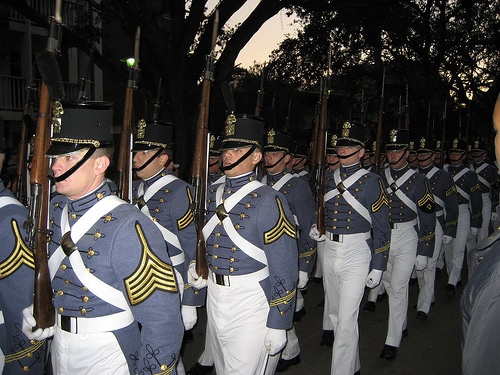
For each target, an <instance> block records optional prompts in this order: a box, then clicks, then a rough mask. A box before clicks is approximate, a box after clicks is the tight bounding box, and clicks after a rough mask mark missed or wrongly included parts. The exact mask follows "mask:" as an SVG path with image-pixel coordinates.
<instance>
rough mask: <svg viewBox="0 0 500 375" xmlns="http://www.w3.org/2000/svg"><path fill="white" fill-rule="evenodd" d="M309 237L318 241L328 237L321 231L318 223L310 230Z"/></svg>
mask: <svg viewBox="0 0 500 375" xmlns="http://www.w3.org/2000/svg"><path fill="white" fill-rule="evenodd" d="M309 237H311V238H312V239H313V240H315V241H318V242H321V241H324V240H325V238H326V237H325V235H324V234H321V233H319V230H318V227H317V226H316V224H313V225H312V227H311V230H310V231H309Z"/></svg>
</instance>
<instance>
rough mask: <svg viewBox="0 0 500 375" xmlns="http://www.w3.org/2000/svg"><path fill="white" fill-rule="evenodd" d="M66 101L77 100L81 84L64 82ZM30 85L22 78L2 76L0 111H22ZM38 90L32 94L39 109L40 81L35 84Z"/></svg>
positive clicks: (0, 82)
mask: <svg viewBox="0 0 500 375" xmlns="http://www.w3.org/2000/svg"><path fill="white" fill-rule="evenodd" d="M63 84H64V93H65V96H64V100H69V101H71V100H76V99H77V98H78V90H79V88H80V87H79V84H77V83H70V82H64V83H63ZM27 87H28V83H27V80H26V79H25V78H22V77H9V76H0V111H22V109H23V108H24V105H25V103H26V94H27ZM35 87H36V90H34V92H32V101H33V105H34V107H35V108H38V92H39V90H38V89H39V88H40V81H39V80H37V81H36V82H35Z"/></svg>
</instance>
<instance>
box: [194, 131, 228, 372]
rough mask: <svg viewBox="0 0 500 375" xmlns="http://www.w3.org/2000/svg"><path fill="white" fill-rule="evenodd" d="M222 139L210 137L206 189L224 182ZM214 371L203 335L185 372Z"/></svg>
mask: <svg viewBox="0 0 500 375" xmlns="http://www.w3.org/2000/svg"><path fill="white" fill-rule="evenodd" d="M221 143H222V138H221V137H215V136H214V135H210V144H209V149H208V189H210V188H211V187H210V185H220V184H222V183H224V182H225V181H226V176H225V175H224V173H222V171H221V168H220V167H221V164H220V152H221V151H220V148H221ZM213 369H214V358H213V355H212V350H211V347H210V339H209V338H208V336H207V335H205V347H204V349H203V353H201V355H200V357H199V358H198V361H196V363H195V364H194V365H193V366H192V367H191V368H190V369H189V370H188V371H187V374H188V375H205V374H208V373H210V372H212V370H213Z"/></svg>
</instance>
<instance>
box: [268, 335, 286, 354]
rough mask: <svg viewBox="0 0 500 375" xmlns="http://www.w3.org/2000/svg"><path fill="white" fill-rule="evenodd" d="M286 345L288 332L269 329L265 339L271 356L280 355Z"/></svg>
mask: <svg viewBox="0 0 500 375" xmlns="http://www.w3.org/2000/svg"><path fill="white" fill-rule="evenodd" d="M285 344H286V331H285V330H284V329H274V328H268V329H267V333H266V337H265V339H264V346H265V348H266V350H267V353H268V354H269V355H275V354H277V353H279V351H280V350H281V349H283V348H284V347H285Z"/></svg>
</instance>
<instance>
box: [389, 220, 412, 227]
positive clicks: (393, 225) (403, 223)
mask: <svg viewBox="0 0 500 375" xmlns="http://www.w3.org/2000/svg"><path fill="white" fill-rule="evenodd" d="M415 225H417V219H413V220H411V221H404V222H401V223H391V228H392V229H409V228H413V227H414V226H415Z"/></svg>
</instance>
